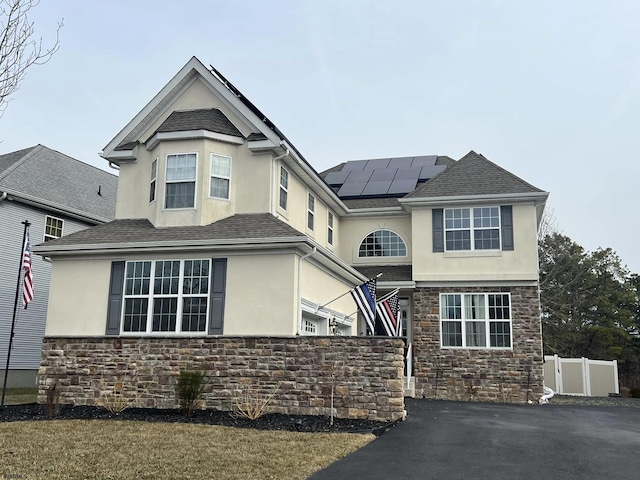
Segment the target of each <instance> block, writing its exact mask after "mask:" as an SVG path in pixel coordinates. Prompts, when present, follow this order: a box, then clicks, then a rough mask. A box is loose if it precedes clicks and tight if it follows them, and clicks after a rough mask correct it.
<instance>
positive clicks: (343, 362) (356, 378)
mask: <svg viewBox="0 0 640 480" xmlns="http://www.w3.org/2000/svg"><path fill="white" fill-rule="evenodd" d="M403 347H404V342H403V341H402V340H400V339H397V338H396V339H394V338H384V337H373V338H372V337H285V338H274V337H259V338H258V337H201V338H176V337H172V338H169V337H137V338H131V337H118V338H115V337H69V338H66V337H65V338H61V337H45V338H44V341H43V351H42V363H41V366H40V370H39V392H38V402H40V403H44V402H45V401H46V391H47V387H48V386H49V385H52V384H54V383H55V382H57V383H58V385H59V387H60V398H59V401H60V403H70V404H75V405H101V403H102V402H103V401H104V398H105V396H106V397H108V396H110V395H112V394H113V391H114V388H115V389H116V390H118V391H119V392H120V393H121V394H122V395H124V396H126V397H128V398H131V399H135V405H134V406H137V407H154V408H176V406H177V404H176V399H175V384H176V380H177V378H178V375H179V374H180V371H182V370H185V369H202V370H204V371H205V372H206V374H207V384H208V388H207V393H206V395H205V404H204V406H205V407H206V408H212V409H218V410H228V411H231V410H233V408H234V405H235V401H236V399H238V398H240V397H241V396H242V395H243V394H244V393H246V392H247V391H251V392H252V393H251V394H252V395H254V396H255V395H256V394H262V395H267V394H270V393H272V392H274V391H276V393H275V396H274V397H273V399H272V401H271V403H270V407H269V409H268V412H275V413H284V414H292V415H329V414H330V406H331V403H330V402H331V388H332V385H333V387H334V399H333V402H334V409H335V410H334V412H335V413H334V414H335V416H336V417H341V418H365V419H370V420H379V421H391V420H396V419H398V418H400V417H401V416H402V415H403V412H404V396H403V384H402V383H403V382H402V380H403ZM276 387H277V390H276Z"/></svg>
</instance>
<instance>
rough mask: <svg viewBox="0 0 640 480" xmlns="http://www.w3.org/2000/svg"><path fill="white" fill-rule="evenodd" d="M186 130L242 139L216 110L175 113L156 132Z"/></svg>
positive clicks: (237, 131)
mask: <svg viewBox="0 0 640 480" xmlns="http://www.w3.org/2000/svg"><path fill="white" fill-rule="evenodd" d="M187 130H209V131H210V132H216V133H223V134H226V135H232V136H234V137H242V138H244V135H243V134H242V132H240V130H238V129H237V128H236V126H235V125H234V124H233V123H231V121H230V120H229V119H228V118H227V117H226V116H225V114H224V113H222V112H221V111H220V110H219V109H217V108H207V109H200V110H182V111H175V112H173V113H172V114H171V115H169V116H168V117H167V119H166V120H165V121H164V122H162V125H160V126H159V127H158V130H156V131H157V132H158V133H160V132H162V133H164V132H183V131H187Z"/></svg>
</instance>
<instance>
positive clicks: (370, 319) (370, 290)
mask: <svg viewBox="0 0 640 480" xmlns="http://www.w3.org/2000/svg"><path fill="white" fill-rule="evenodd" d="M351 295H352V296H353V299H354V300H355V302H356V305H357V306H358V310H360V311H361V312H362V316H363V317H364V319H365V320H366V322H367V330H368V332H369V335H373V334H374V333H375V331H376V279H375V278H372V279H371V280H367V281H366V282H364V283H363V284H361V285H358V286H357V287H356V288H354V289H353V290H351Z"/></svg>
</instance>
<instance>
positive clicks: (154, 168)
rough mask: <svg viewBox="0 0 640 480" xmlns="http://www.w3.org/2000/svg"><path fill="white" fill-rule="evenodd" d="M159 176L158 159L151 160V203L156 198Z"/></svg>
mask: <svg viewBox="0 0 640 480" xmlns="http://www.w3.org/2000/svg"><path fill="white" fill-rule="evenodd" d="M157 178H158V159H157V158H156V159H155V160H154V161H153V162H151V184H150V185H149V203H151V202H153V201H155V199H156V179H157Z"/></svg>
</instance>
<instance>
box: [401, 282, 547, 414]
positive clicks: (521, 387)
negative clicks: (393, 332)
mask: <svg viewBox="0 0 640 480" xmlns="http://www.w3.org/2000/svg"><path fill="white" fill-rule="evenodd" d="M474 292H478V293H485V292H488V293H499V292H504V293H511V314H512V316H513V319H512V329H513V332H512V338H513V349H509V350H490V349H463V348H441V347H440V310H439V309H440V293H474ZM413 305H414V311H413V349H414V360H413V365H414V376H415V382H416V396H424V397H427V398H432V399H445V400H476V401H489V402H508V403H512V402H513V403H517V402H524V401H526V400H527V398H528V399H530V400H533V401H537V399H538V398H539V397H540V396H541V395H542V394H543V385H544V384H543V363H544V362H543V356H542V329H541V323H540V298H539V296H538V289H537V287H498V288H491V287H483V288H478V287H473V288H471V287H460V288H458V287H456V288H446V289H443V288H416V290H415V291H414V293H413ZM527 392H528V393H529V395H528V396H527Z"/></svg>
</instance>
